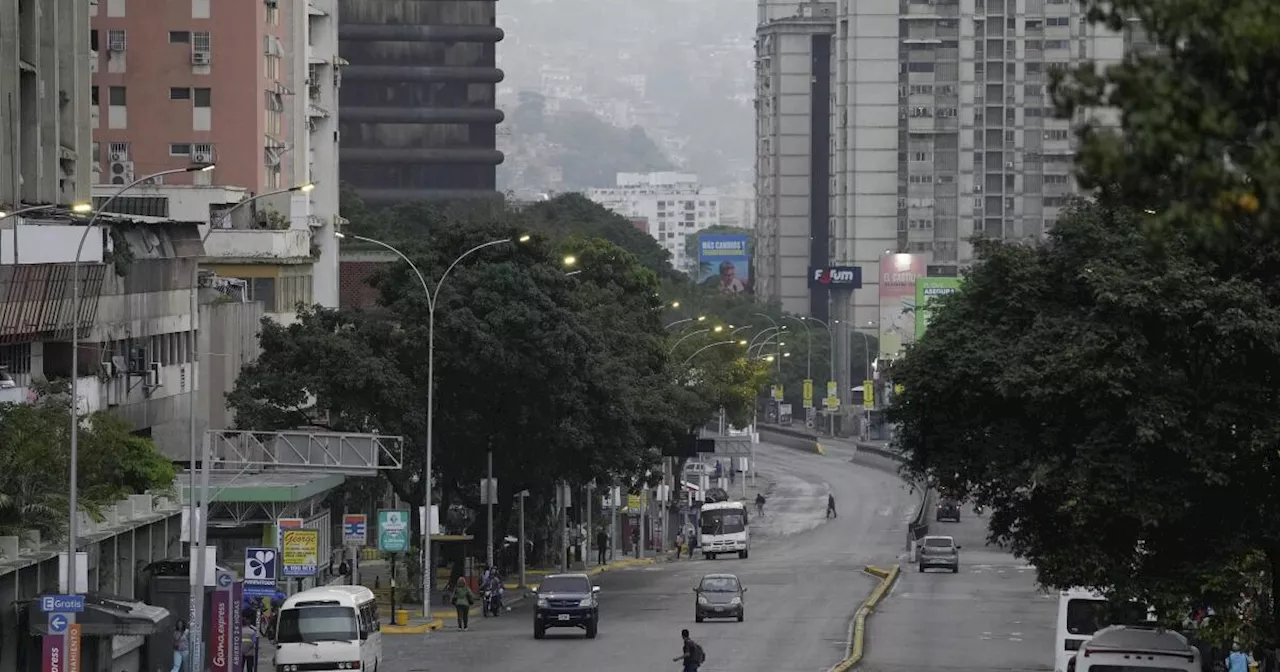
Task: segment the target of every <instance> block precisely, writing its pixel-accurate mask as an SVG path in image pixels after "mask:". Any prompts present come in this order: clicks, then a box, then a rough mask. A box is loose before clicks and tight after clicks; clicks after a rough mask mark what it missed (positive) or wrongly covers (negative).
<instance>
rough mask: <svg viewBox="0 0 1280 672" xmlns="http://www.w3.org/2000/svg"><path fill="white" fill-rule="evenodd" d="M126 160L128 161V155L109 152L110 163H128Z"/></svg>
mask: <svg viewBox="0 0 1280 672" xmlns="http://www.w3.org/2000/svg"><path fill="white" fill-rule="evenodd" d="M128 160H129V155H128V154H126V153H124V152H111V163H119V162H121V161H128Z"/></svg>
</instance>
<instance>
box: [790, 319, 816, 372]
mask: <svg viewBox="0 0 1280 672" xmlns="http://www.w3.org/2000/svg"><path fill="white" fill-rule="evenodd" d="M788 317H789V318H791V319H793V320H795V321H796V322H799V323H800V326H802V327H804V337H805V342H804V377H805V378H807V379H809V380H813V330H811V329H810V328H809V325H808V324H806V323H805V321H804V318H803V317H796V316H795V315H784V316H783V317H782V319H784V320H785V319H787V318H788Z"/></svg>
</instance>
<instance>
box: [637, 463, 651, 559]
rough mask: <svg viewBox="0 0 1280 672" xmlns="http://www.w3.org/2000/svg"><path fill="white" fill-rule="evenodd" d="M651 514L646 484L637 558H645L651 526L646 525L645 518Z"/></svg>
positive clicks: (643, 494)
mask: <svg viewBox="0 0 1280 672" xmlns="http://www.w3.org/2000/svg"><path fill="white" fill-rule="evenodd" d="M648 513H649V484H648V482H646V483H645V484H644V489H643V490H642V491H641V494H640V548H638V549H636V557H637V558H643V557H644V546H645V542H646V541H647V540H648V538H649V534H648V533H649V526H648V525H647V524H646V522H647V521H646V520H645V516H646V515H648Z"/></svg>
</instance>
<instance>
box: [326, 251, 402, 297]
mask: <svg viewBox="0 0 1280 672" xmlns="http://www.w3.org/2000/svg"><path fill="white" fill-rule="evenodd" d="M398 260H399V257H397V256H396V255H394V254H392V253H390V252H380V251H374V250H344V251H343V252H342V254H341V255H340V256H339V257H338V306H339V307H340V308H359V309H361V310H377V309H378V290H377V289H374V288H373V287H371V286H369V280H370V279H371V278H373V276H374V274H376V273H377V272H378V271H380V270H382V269H383V268H385V267H386V266H387V265H389V264H392V263H395V262H396V261H398Z"/></svg>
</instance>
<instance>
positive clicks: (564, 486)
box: [556, 483, 569, 573]
mask: <svg viewBox="0 0 1280 672" xmlns="http://www.w3.org/2000/svg"><path fill="white" fill-rule="evenodd" d="M556 491H557V492H556V499H557V500H558V501H559V506H560V515H559V516H557V518H559V519H560V572H561V573H566V572H568V571H569V517H568V511H567V509H568V502H566V501H565V500H566V499H568V497H566V495H568V494H569V484H568V483H559V484H557V485H556Z"/></svg>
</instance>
